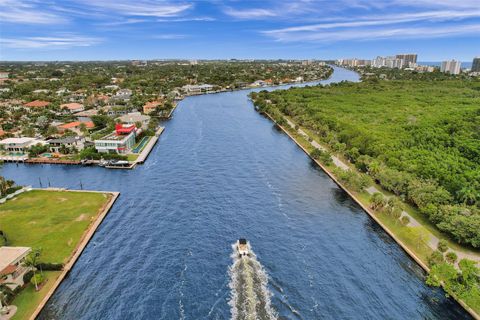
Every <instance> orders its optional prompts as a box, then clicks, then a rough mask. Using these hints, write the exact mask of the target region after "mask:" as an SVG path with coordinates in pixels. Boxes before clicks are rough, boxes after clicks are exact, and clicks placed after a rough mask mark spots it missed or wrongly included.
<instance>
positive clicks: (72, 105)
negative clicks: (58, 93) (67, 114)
mask: <svg viewBox="0 0 480 320" xmlns="http://www.w3.org/2000/svg"><path fill="white" fill-rule="evenodd" d="M60 108H62V109H63V108H67V109H68V110H75V109H81V108H83V104H80V103H76V102H73V103H65V104H62V105H60Z"/></svg>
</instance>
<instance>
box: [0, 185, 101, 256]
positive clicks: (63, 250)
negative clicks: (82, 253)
mask: <svg viewBox="0 0 480 320" xmlns="http://www.w3.org/2000/svg"><path fill="white" fill-rule="evenodd" d="M107 201H108V195H107V194H101V193H91V192H69V191H48V190H32V191H29V192H26V193H23V194H21V195H19V196H17V197H15V198H14V199H12V200H9V201H7V202H6V203H5V204H1V205H0V230H3V231H4V232H5V233H6V234H7V237H8V240H9V245H10V246H26V247H32V248H41V249H42V255H41V257H40V260H41V261H44V262H56V263H63V262H65V261H67V260H68V258H69V257H70V255H71V254H72V250H73V249H74V248H75V246H76V245H77V244H78V242H79V240H80V238H81V236H82V234H83V233H84V232H85V230H86V229H87V227H88V226H89V225H90V223H91V222H92V219H93V218H94V217H95V216H96V215H97V214H98V212H99V210H100V209H101V208H102V207H103V205H104V204H106V203H107Z"/></svg>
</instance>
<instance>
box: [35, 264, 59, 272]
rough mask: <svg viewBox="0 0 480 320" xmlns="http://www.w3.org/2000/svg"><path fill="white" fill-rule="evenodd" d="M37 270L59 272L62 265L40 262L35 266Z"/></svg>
mask: <svg viewBox="0 0 480 320" xmlns="http://www.w3.org/2000/svg"><path fill="white" fill-rule="evenodd" d="M35 267H36V268H37V269H38V270H43V271H61V270H62V269H63V264H62V263H50V262H42V263H37V265H36V266H35Z"/></svg>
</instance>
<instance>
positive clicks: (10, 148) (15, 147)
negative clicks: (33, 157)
mask: <svg viewBox="0 0 480 320" xmlns="http://www.w3.org/2000/svg"><path fill="white" fill-rule="evenodd" d="M36 144H46V142H45V141H43V140H38V139H36V138H31V137H21V138H6V139H3V140H1V141H0V148H1V149H3V150H5V151H7V152H11V153H22V154H23V153H27V151H28V149H29V148H30V147H31V146H34V145H36Z"/></svg>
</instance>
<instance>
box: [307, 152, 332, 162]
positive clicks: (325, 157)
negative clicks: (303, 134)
mask: <svg viewBox="0 0 480 320" xmlns="http://www.w3.org/2000/svg"><path fill="white" fill-rule="evenodd" d="M310 156H311V157H312V158H313V159H315V160H318V161H320V162H321V163H323V164H324V165H327V166H328V165H330V164H332V157H331V156H330V154H329V153H328V152H325V151H323V150H320V149H316V148H315V149H314V150H313V151H312V152H310Z"/></svg>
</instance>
